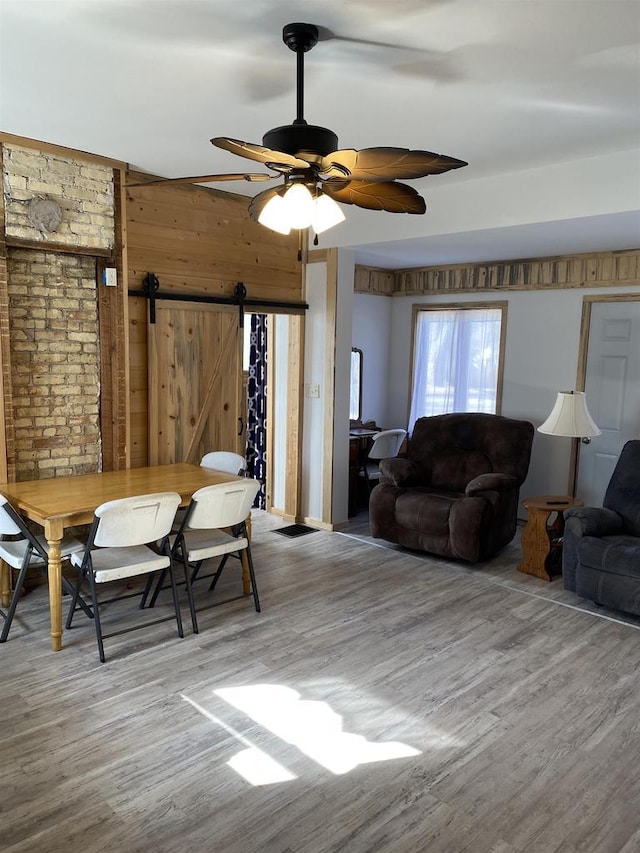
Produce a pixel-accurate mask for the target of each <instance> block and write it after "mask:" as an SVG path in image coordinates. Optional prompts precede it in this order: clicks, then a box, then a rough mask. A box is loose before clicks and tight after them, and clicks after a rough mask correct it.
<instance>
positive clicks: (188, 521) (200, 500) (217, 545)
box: [156, 479, 260, 634]
mask: <svg viewBox="0 0 640 853" xmlns="http://www.w3.org/2000/svg"><path fill="white" fill-rule="evenodd" d="M259 489H260V483H259V482H258V480H250V479H245V480H242V481H240V480H238V481H236V482H233V483H219V484H217V485H215V486H205V487H204V488H202V489H198V491H197V492H194V494H193V497H192V499H191V504H190V505H189V508H188V509H187V513H186V515H185V518H184V520H183V522H182V525H181V527H180V530H179V531H178V534H177V536H176V537H175V539H174V541H173V548H172V552H173V556H174V558H175V559H177V560H181V561H182V562H183V563H184V565H185V570H186V578H187V597H188V600H189V610H190V612H191V623H192V625H193V632H194V634H197V633H198V620H197V618H196V610H195V605H194V599H193V588H192V587H193V582H194V581H195V580H196V578H197V576H198V572H199V570H200V567H201V565H202V563H203V561H204V560H207V559H209V558H211V557H221V558H222V559H221V561H220V564H219V565H218V568H217V570H216V572H215V574H214V575H213V580H212V582H211V585H210V587H209V589H210V590H213V589H214V588H215V586H216V584H217V582H218V579H219V578H220V575H221V573H222V570H223V568H224V566H225V564H226V561H227V558H228V557H229V555H236V556H237V557H238V558H240V556H241V553H242V552H243V551H245V552H246V555H247V563H248V567H249V576H250V578H251V591H252V594H253V603H254V605H255V608H256V611H257V612H260V599H259V598H258V588H257V586H256V578H255V572H254V568H253V558H252V556H251V544H250V542H249V537H248V535H247V524H246V519H247V516H248V515H249V513H250V511H251V506H252V504H253V501H254V500H255V497H256V495H257V494H258V491H259ZM187 566H191V567H192V572H191V574H189V571H188V570H187ZM156 592H157V591H156Z"/></svg>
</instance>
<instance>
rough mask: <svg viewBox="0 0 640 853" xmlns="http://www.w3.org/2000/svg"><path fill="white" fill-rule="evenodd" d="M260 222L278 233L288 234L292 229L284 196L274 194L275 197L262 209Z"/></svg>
mask: <svg viewBox="0 0 640 853" xmlns="http://www.w3.org/2000/svg"><path fill="white" fill-rule="evenodd" d="M258 222H259V223H260V225H264V226H265V228H270V229H271V230H272V231H277V232H278V234H288V233H289V232H290V231H291V226H290V225H289V217H288V215H287V207H286V205H285V203H284V199H283V198H282V196H279V195H274V197H273V198H271V199H269V201H268V202H267V203H266V204H265V206H264V207H263V208H262V210H261V211H260V216H259V217H258Z"/></svg>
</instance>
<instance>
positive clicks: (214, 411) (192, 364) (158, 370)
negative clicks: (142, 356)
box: [149, 302, 245, 465]
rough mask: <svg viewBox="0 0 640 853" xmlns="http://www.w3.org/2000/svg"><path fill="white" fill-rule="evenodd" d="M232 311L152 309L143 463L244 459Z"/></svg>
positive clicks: (180, 306)
mask: <svg viewBox="0 0 640 853" xmlns="http://www.w3.org/2000/svg"><path fill="white" fill-rule="evenodd" d="M241 392H242V346H241V337H240V334H239V329H238V311H237V309H231V308H230V309H229V310H225V309H221V308H220V306H217V305H216V306H213V305H205V304H198V303H189V302H157V303H156V322H155V323H154V324H151V323H150V324H149V464H150V465H163V464H166V463H170V462H194V463H197V462H199V461H200V458H201V457H202V456H203V455H204V454H205V453H208V452H209V451H210V450H232V451H235V452H237V453H240V454H241V455H242V456H244V453H245V446H244V445H245V435H244V425H243V421H242V417H241V414H242V413H241Z"/></svg>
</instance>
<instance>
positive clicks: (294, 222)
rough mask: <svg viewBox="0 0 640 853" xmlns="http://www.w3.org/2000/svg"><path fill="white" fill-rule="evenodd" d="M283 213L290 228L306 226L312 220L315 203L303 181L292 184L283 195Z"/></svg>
mask: <svg viewBox="0 0 640 853" xmlns="http://www.w3.org/2000/svg"><path fill="white" fill-rule="evenodd" d="M282 200H283V202H284V204H285V207H284V208H283V210H285V215H286V216H287V217H288V219H289V226H290V227H291V228H296V229H300V228H308V227H309V225H311V221H312V220H313V214H314V210H315V204H314V199H313V196H312V195H311V193H310V191H309V189H308V188H307V187H306V186H305V185H304V184H303V183H294V184H292V185H291V186H290V187H289V189H288V190H287V191H286V193H285V194H284V196H283V199H282Z"/></svg>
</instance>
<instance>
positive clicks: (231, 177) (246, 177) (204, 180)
mask: <svg viewBox="0 0 640 853" xmlns="http://www.w3.org/2000/svg"><path fill="white" fill-rule="evenodd" d="M277 177H278V175H269V174H267V173H266V172H264V173H262V172H259V173H257V174H251V173H246V174H243V173H237V174H231V173H226V174H223V175H195V176H194V177H191V178H153V179H152V180H150V181H135V182H134V183H131V184H125V187H146V186H148V185H149V184H209V183H213V182H214V181H251V182H252V183H253V182H254V181H273V180H274V178H277Z"/></svg>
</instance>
